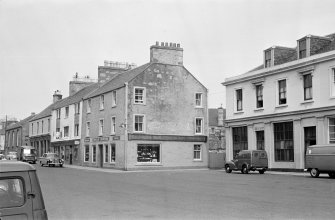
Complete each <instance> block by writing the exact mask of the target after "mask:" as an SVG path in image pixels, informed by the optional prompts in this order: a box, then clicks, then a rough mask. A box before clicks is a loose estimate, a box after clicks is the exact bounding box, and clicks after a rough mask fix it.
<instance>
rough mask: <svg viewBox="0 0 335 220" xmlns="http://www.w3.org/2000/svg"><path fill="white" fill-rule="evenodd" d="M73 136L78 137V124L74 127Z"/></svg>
mask: <svg viewBox="0 0 335 220" xmlns="http://www.w3.org/2000/svg"><path fill="white" fill-rule="evenodd" d="M74 136H75V137H77V136H79V124H75V125H74Z"/></svg>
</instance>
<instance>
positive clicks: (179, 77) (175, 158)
mask: <svg viewBox="0 0 335 220" xmlns="http://www.w3.org/2000/svg"><path fill="white" fill-rule="evenodd" d="M105 69H106V68H105V67H104V68H100V69H99V73H100V75H99V78H100V79H101V76H107V74H101V73H105V72H106V71H105ZM107 71H108V72H109V73H111V74H113V71H110V70H107ZM108 77H109V78H108V79H106V80H100V79H99V82H100V83H103V84H101V87H100V88H98V89H97V90H95V91H93V92H92V93H90V94H88V95H87V96H86V97H84V100H83V108H82V110H83V122H82V129H81V130H82V132H81V146H80V154H79V155H80V156H79V158H80V160H81V164H82V165H84V166H93V167H104V168H106V167H107V168H116V169H124V170H133V169H166V168H182V167H208V145H207V136H208V118H207V89H206V88H205V87H204V86H203V85H202V84H201V83H200V82H199V81H198V80H197V79H196V78H195V77H194V76H193V75H192V74H191V73H190V72H189V71H188V70H187V69H186V68H185V67H184V66H183V49H182V48H180V46H179V44H178V45H177V44H172V43H170V45H168V44H167V43H165V44H164V43H162V44H161V45H159V44H158V43H157V44H156V45H154V46H151V48H150V62H149V63H147V64H144V65H142V66H139V67H137V68H132V67H131V68H129V69H127V70H126V71H121V73H120V74H119V73H118V74H113V75H108Z"/></svg>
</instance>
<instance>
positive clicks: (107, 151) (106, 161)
mask: <svg viewBox="0 0 335 220" xmlns="http://www.w3.org/2000/svg"><path fill="white" fill-rule="evenodd" d="M108 159H109V150H108V144H105V163H108Z"/></svg>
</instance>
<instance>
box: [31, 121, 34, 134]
mask: <svg viewBox="0 0 335 220" xmlns="http://www.w3.org/2000/svg"><path fill="white" fill-rule="evenodd" d="M33 134H34V123H33V122H32V123H31V135H33Z"/></svg>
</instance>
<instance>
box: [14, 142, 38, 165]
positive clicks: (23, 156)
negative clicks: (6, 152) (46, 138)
mask: <svg viewBox="0 0 335 220" xmlns="http://www.w3.org/2000/svg"><path fill="white" fill-rule="evenodd" d="M17 160H20V161H23V162H28V163H36V161H37V156H36V150H35V148H34V147H33V146H19V147H18V148H17Z"/></svg>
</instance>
